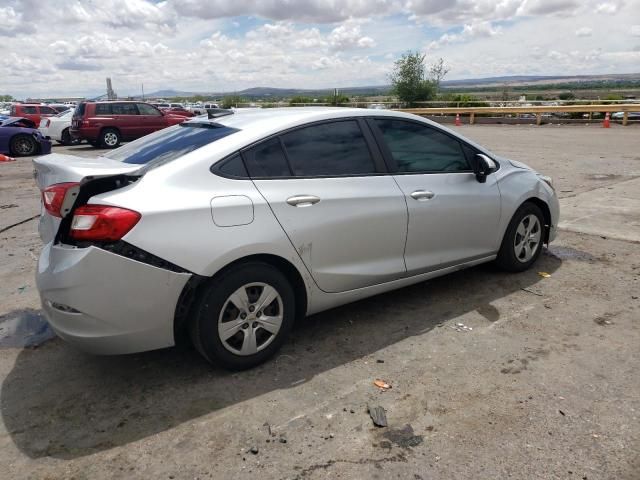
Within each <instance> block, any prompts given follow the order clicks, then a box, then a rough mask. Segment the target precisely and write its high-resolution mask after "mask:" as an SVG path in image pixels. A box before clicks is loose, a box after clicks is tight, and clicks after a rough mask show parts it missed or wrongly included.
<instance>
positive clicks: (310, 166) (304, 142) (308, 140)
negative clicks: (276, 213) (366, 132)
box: [282, 120, 376, 177]
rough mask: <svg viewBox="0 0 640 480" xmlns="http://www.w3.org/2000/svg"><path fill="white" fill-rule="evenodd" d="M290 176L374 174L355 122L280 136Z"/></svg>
mask: <svg viewBox="0 0 640 480" xmlns="http://www.w3.org/2000/svg"><path fill="white" fill-rule="evenodd" d="M282 142H283V143H284V146H285V148H286V151H287V156H288V158H289V162H290V164H291V169H292V170H293V174H294V175H296V176H305V177H307V176H341V175H363V174H369V173H376V167H375V164H374V162H373V159H372V157H371V153H370V152H369V148H368V146H367V142H366V140H365V138H364V136H363V134H362V131H361V130H360V126H359V125H358V122H356V121H355V120H345V121H337V122H331V123H322V124H319V125H310V126H308V127H304V128H299V129H297V130H294V131H293V132H290V133H286V134H284V135H282Z"/></svg>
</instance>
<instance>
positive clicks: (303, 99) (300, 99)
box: [289, 95, 313, 107]
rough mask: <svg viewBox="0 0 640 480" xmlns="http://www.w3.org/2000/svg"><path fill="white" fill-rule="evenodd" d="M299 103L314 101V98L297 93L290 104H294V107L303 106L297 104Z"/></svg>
mask: <svg viewBox="0 0 640 480" xmlns="http://www.w3.org/2000/svg"><path fill="white" fill-rule="evenodd" d="M298 103H313V98H310V97H304V96H302V95H297V96H295V97H291V100H289V105H290V106H293V107H296V106H302V105H296V104H298Z"/></svg>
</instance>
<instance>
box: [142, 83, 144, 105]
mask: <svg viewBox="0 0 640 480" xmlns="http://www.w3.org/2000/svg"><path fill="white" fill-rule="evenodd" d="M142 101H143V102H144V83H143V84H142Z"/></svg>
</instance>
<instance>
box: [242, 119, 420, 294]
mask: <svg viewBox="0 0 640 480" xmlns="http://www.w3.org/2000/svg"><path fill="white" fill-rule="evenodd" d="M243 157H244V159H245V163H246V165H247V168H248V170H249V174H250V176H251V177H252V178H253V179H254V183H255V185H256V187H257V188H258V189H259V190H260V192H261V194H262V195H263V196H264V197H265V198H266V200H267V201H268V202H269V205H270V206H271V208H272V210H273V212H274V214H275V215H276V217H277V219H278V221H279V222H280V224H281V225H282V227H283V228H284V230H285V232H286V234H287V235H288V237H289V240H290V241H291V243H292V244H293V246H294V248H295V249H296V251H297V252H298V254H299V255H300V257H301V258H302V260H303V262H304V263H305V265H306V267H307V268H308V270H309V272H310V273H311V275H312V277H313V279H314V280H315V282H316V283H317V284H318V286H319V287H320V288H321V289H322V290H324V291H326V292H343V291H347V290H352V289H356V288H362V287H367V286H370V285H374V284H378V283H383V282H387V281H390V280H394V279H397V278H399V277H401V276H403V275H404V274H405V272H406V269H405V264H404V259H403V251H404V244H405V238H406V228H407V208H406V204H405V201H404V198H403V195H402V193H401V192H400V191H399V189H398V187H397V185H396V183H395V181H394V180H393V178H392V177H391V176H389V175H386V174H384V169H385V167H384V163H383V162H382V158H381V156H380V154H379V152H378V150H377V147H375V146H374V142H373V137H372V136H371V133H370V132H369V131H368V129H367V126H366V124H365V123H364V122H361V121H359V120H356V119H345V120H340V121H330V122H321V123H316V124H312V125H309V126H304V127H300V128H298V129H294V130H292V131H289V132H286V133H283V134H282V135H280V136H277V137H273V138H271V139H268V140H266V141H263V142H262V143H260V144H258V145H257V146H255V147H253V148H250V149H248V150H245V151H244V152H243Z"/></svg>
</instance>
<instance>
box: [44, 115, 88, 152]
mask: <svg viewBox="0 0 640 480" xmlns="http://www.w3.org/2000/svg"><path fill="white" fill-rule="evenodd" d="M72 117H73V109H69V110H67V111H65V112H62V113H59V114H58V115H54V116H53V117H47V118H43V119H42V120H40V125H39V126H38V129H39V130H40V132H42V135H44V136H45V137H49V138H51V139H52V140H55V141H56V142H58V143H61V144H62V145H73V144H74V143H78V142H79V140H77V139H76V140H74V139H73V138H72V137H71V132H70V130H71V118H72Z"/></svg>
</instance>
